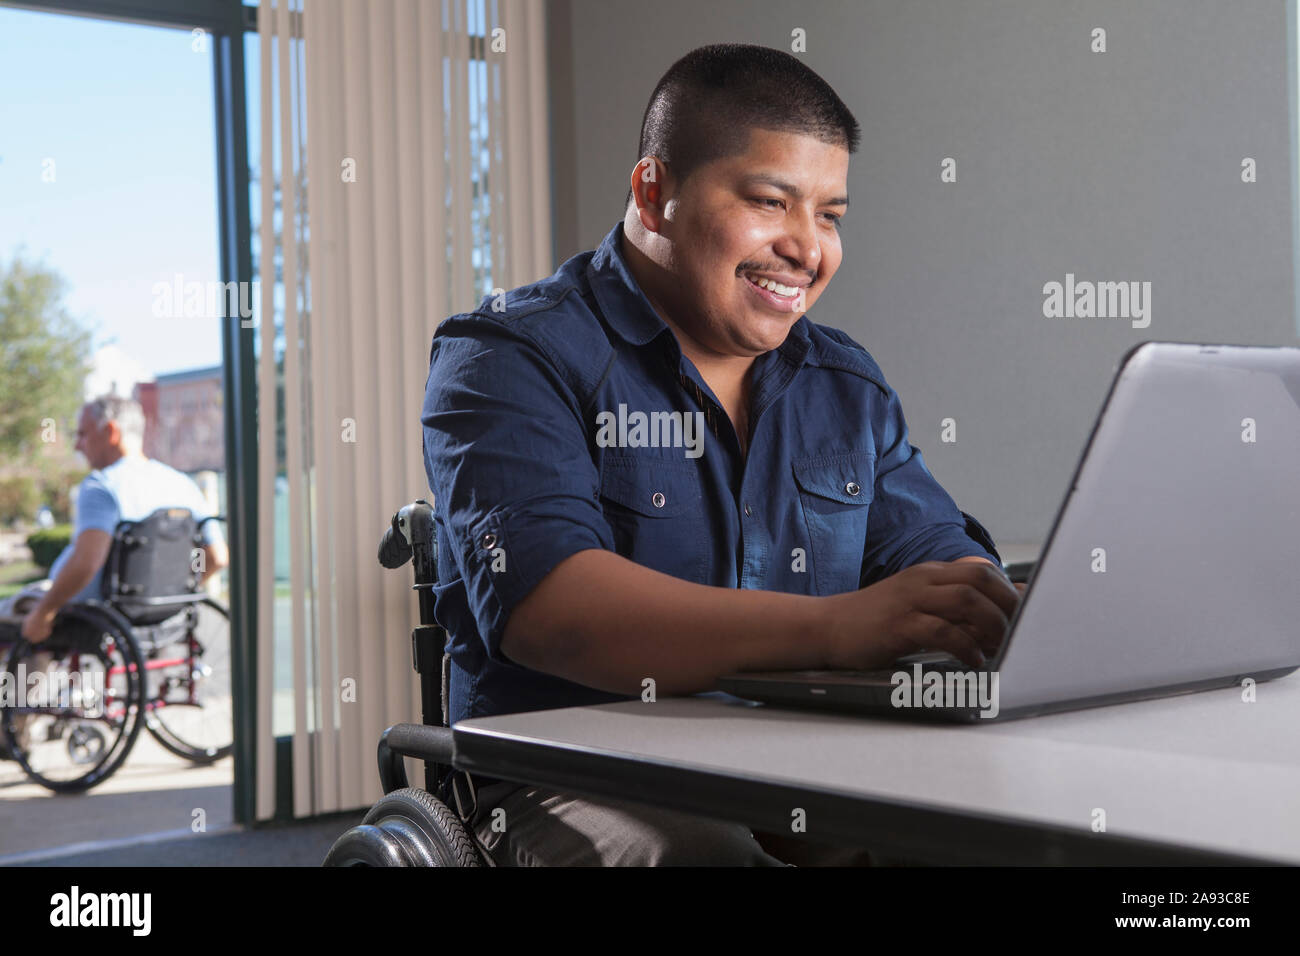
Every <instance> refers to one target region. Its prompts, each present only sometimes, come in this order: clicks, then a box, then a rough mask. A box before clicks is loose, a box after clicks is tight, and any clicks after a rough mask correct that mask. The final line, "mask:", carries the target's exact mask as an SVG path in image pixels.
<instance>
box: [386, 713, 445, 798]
mask: <svg viewBox="0 0 1300 956" xmlns="http://www.w3.org/2000/svg"><path fill="white" fill-rule="evenodd" d="M451 756H452V743H451V728H450V727H433V726H431V725H429V724H393V726H391V727H389V728H388V729H387V730H385V731H384V733H383V736H381V737H380V738H379V754H378V757H379V781H380V784H381V785H382V786H383V788H384V793H392V792H393V791H394V790H401V789H403V788H404V787H406V786H408V785H409V784H408V783H407V780H406V767H405V765H404V764H403V763H402V758H403V757H414V758H415V759H417V760H423V761H425V762H426V763H433V764H440V765H443V766H446V767H448V768H450V767H451Z"/></svg>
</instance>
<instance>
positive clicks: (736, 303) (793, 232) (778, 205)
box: [661, 129, 849, 356]
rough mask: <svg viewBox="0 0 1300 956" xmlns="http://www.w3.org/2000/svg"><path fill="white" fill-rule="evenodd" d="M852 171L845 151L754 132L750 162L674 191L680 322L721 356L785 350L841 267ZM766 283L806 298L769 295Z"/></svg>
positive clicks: (710, 170)
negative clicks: (803, 316)
mask: <svg viewBox="0 0 1300 956" xmlns="http://www.w3.org/2000/svg"><path fill="white" fill-rule="evenodd" d="M848 168H849V153H848V150H847V149H845V148H844V147H842V146H832V145H828V144H826V143H823V142H821V141H820V140H817V139H814V138H813V137H811V136H804V135H800V134H797V133H778V132H772V131H770V130H764V129H753V130H751V131H750V140H749V148H748V150H747V151H746V152H745V153H744V154H743V155H738V156H730V157H726V158H723V159H719V160H716V161H714V162H712V163H708V164H705V165H704V166H701V167H699V168H698V169H696V170H695V171H694V172H693V173H692V174H691V176H690V177H689V178H688V179H687V181H686V182H685V183H684V184H674V188H675V189H676V192H675V193H674V192H668V193H667V194H666V195H668V196H669V197H670V202H669V203H668V204H667V206H666V209H665V217H666V218H667V219H668V220H670V221H669V222H666V223H664V224H663V228H662V229H661V235H664V236H666V237H667V238H668V239H670V249H671V253H670V261H669V263H668V269H669V272H670V273H671V274H672V276H673V279H674V282H675V285H676V288H675V289H674V290H670V291H669V292H668V294H669V296H670V297H671V301H670V302H669V303H667V304H668V306H669V308H670V312H671V318H672V320H673V321H674V323H675V324H676V325H678V326H679V327H680V328H681V329H682V330H683V331H685V332H686V333H687V334H688V335H690V336H691V338H693V339H694V340H695V341H696V342H697V343H698V344H699V345H701V346H703V347H704V348H705V349H706V350H708V351H710V352H713V353H715V354H719V355H728V356H756V355H761V354H762V353H764V352H768V351H771V350H772V349H775V348H777V347H779V346H780V345H781V343H782V342H784V341H785V338H786V335H787V334H788V333H789V331H790V328H791V326H793V325H794V323H795V322H796V321H797V320H798V318H799V316H800V315H801V314H803V312H805V311H807V310H808V309H810V308H811V307H812V304H813V303H814V302H816V301H817V299H818V298H819V297H820V296H821V294H822V291H823V290H824V289H825V288H826V285H827V283H829V282H830V279H831V276H833V275H834V274H835V271H836V270H837V269H838V268H839V265H840V260H841V258H842V255H843V253H842V250H841V248H840V233H839V227H838V225H837V224H836V218H837V217H839V216H840V215H842V214H843V213H844V211H845V209H846V207H847V197H848V185H847V183H848ZM669 172H670V174H671V170H670V171H669ZM760 278H766V279H770V280H775V281H776V282H779V283H781V284H782V285H784V286H786V287H793V288H796V289H798V290H799V291H798V292H796V293H795V294H794V295H792V296H791V295H784V294H781V292H782V290H776V291H773V290H764V289H762V288H760V287H759V285H758V284H757V282H756V281H755V280H758V279H760Z"/></svg>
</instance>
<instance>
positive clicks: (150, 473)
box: [50, 455, 222, 601]
mask: <svg viewBox="0 0 1300 956" xmlns="http://www.w3.org/2000/svg"><path fill="white" fill-rule="evenodd" d="M159 508H188V509H189V510H190V511H191V512H192V513H193V515H194V520H195V521H202V520H203V519H204V518H206V517H208V515H209V514H210V513H211V512H210V509H209V507H208V503H207V501H206V500H205V499H204V497H203V493H202V492H201V491H199V486H198V485H196V484H195V483H194V482H193V480H191V479H190V478H189V477H188V476H187V475H185V474H182V473H181V472H179V471H177V470H176V469H175V468H172V467H170V466H168V465H164V464H163V463H162V462H160V461H154V460H153V459H151V458H144V457H141V456H139V455H125V456H123V457H122V458H119V459H118V460H117V461H115V462H114V463H113V464H111V465H109V466H108V467H107V468H100V469H98V470H96V471H92V472H91V473H90V474H89V475H87V476H86V477H85V478H84V479H83V480H82V482H81V484H80V485H78V491H77V520H76V526H75V530H74V533H73V536H72V543H71V544H69V545H68V547H66V548H64V549H63V552H62V553H61V554H60V555H59V556H58V557H57V558H55V560H54V564H53V565H51V566H50V577H51V578H55V577H57V576H58V574H59V571H60V570H61V569H62V567H63V565H64V564H66V563H67V561H68V558H69V557H71V556H72V549H73V546H74V545H75V544H76V543H77V535H79V534H81V532H83V531H85V530H87V529H88V528H95V529H98V530H100V531H104V532H107V533H108V534H112V533H113V529H114V528H116V527H117V525H118V522H120V521H140V520H142V519H144V518H147V517H149V515H151V514H152V513H153V512H155V511H157V510H158V509H159ZM217 524H218V523H217V522H216V521H209V522H208V523H207V524H205V525H204V526H203V529H202V534H203V540H204V542H206V543H207V544H215V543H217V542H219V541H221V540H222V539H221V529H220V528H218V527H217ZM102 579H103V569H102V568H101V569H100V570H99V571H96V572H95V576H94V577H93V578H91V580H90V583H89V584H87V585H86V586H85V587H84V588H82V589H81V591H79V592H78V593H77V595H76V596H75V597H73V598H72V600H74V601H88V600H99V598H100V597H101V594H100V588H101V586H102V585H101V581H102Z"/></svg>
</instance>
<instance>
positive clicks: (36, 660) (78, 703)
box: [0, 609, 144, 793]
mask: <svg viewBox="0 0 1300 956" xmlns="http://www.w3.org/2000/svg"><path fill="white" fill-rule="evenodd" d="M56 626H57V627H58V633H56V634H55V635H54V636H52V637H51V638H50V639H49V640H47V641H44V642H42V643H40V644H30V643H28V642H27V641H25V640H20V641H19V642H17V643H16V644H15V645H14V646H13V648H12V649H11V650H10V652H9V656H8V659H7V661H6V665H5V668H6V671H7V673H8V674H9V675H12V677H11V679H12V680H13V681H14V697H13V698H12V699H11V698H0V730H2V731H3V734H2V735H3V737H4V738H5V739H6V740H7V742H8V743H9V747H10V753H11V757H12V759H14V760H16V761H17V762H18V764H19V766H21V767H22V768H23V771H24V773H26V774H27V777H28V778H29V779H30V780H32V781H33V782H35V783H38V784H40V785H41V786H43V787H45V788H46V789H47V790H52V791H53V792H55V793H82V792H84V791H86V790H89V789H90V788H91V787H94V786H95V785H96V784H99V783H102V782H103V781H104V780H106V779H107V778H108V777H110V776H112V774H113V773H114V772H115V771H116V770H117V768H118V767H120V766H121V765H122V762H123V761H124V760H126V757H127V754H129V753H130V752H131V747H132V746H133V745H134V744H135V738H136V736H137V735H138V734H139V733H140V723H141V720H140V716H141V709H140V703H141V701H142V700H143V699H144V684H143V673H144V671H143V661H142V659H141V656H140V648H139V646H138V645H137V644H136V641H135V638H134V637H132V635H131V634H130V632H129V631H122V630H120V629H118V628H116V627H114V628H109V627H108V626H106V622H105V621H104V620H100V619H98V618H97V617H96V615H94V614H93V613H90V614H86V613H84V612H81V611H78V610H76V609H69V610H65V612H64V614H62V615H60V618H59V619H58V621H57V622H56ZM38 674H39V675H40V676H39V677H36V676H34V675H38ZM20 677H21V678H22V679H21V680H20Z"/></svg>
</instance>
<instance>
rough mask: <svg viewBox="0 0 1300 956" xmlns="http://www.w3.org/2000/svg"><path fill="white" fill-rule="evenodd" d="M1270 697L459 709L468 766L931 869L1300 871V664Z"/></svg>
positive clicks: (1233, 692)
mask: <svg viewBox="0 0 1300 956" xmlns="http://www.w3.org/2000/svg"><path fill="white" fill-rule="evenodd" d="M1256 695H1257V700H1256V702H1255V703H1244V702H1242V700H1241V692H1240V690H1239V689H1235V688H1233V689H1227V690H1215V691H1206V692H1201V693H1196V694H1189V695H1183V696H1178V697H1169V698H1164V699H1161V700H1153V701H1141V702H1138V703H1132V704H1120V705H1116V706H1111V707H1102V708H1095V709H1092V710H1082V711H1074V712H1071V713H1064V714H1054V715H1048V716H1044V717H1034V718H1028V719H1024V720H1014V721H1008V722H1006V723H993V724H976V725H970V726H967V725H961V726H951V727H949V726H936V725H920V724H907V723H903V722H900V721H895V720H886V719H879V718H868V717H856V716H844V715H835V714H827V713H815V712H808V711H795V710H776V709H773V708H770V707H765V706H757V705H752V704H748V703H745V702H740V701H736V700H735V699H730V700H723V699H719V698H710V697H699V698H675V699H661V700H659V701H657V702H655V703H641V702H639V701H637V702H627V703H618V704H605V705H601V706H597V707H573V708H565V709H562V710H549V711H538V712H533V713H525V714H512V715H508V716H500V717H487V718H479V719H475V720H468V721H462V722H460V723H458V724H457V725H456V726H455V728H454V736H455V745H456V760H455V762H456V766H457V767H459V768H461V769H467V770H470V771H474V772H479V773H483V774H487V775H491V776H495V777H501V778H505V779H511V780H519V781H522V782H528V783H533V784H538V785H545V786H549V787H554V788H556V789H562V790H569V791H572V792H585V793H591V794H596V795H603V796H612V797H624V798H627V799H635V800H641V801H643V802H647V803H654V804H659V805H664V806H670V807H674V808H676V809H680V810H686V811H689V812H695V813H700V814H702V815H706V816H713V817H718V818H723V819H731V820H737V821H739V822H743V823H746V824H748V825H749V826H751V827H754V828H756V829H765V830H770V831H780V832H789V828H790V820H791V812H792V810H793V809H794V808H796V807H801V808H803V809H804V810H805V811H806V813H807V835H808V837H809V839H816V840H819V841H825V842H844V843H851V844H858V845H862V846H866V847H869V848H875V849H879V850H880V851H881V852H893V853H897V854H899V855H903V856H911V857H914V858H917V859H926V860H933V861H935V862H954V863H1039V864H1050V863H1079V864H1097V863H1149V864H1164V863H1241V862H1252V861H1253V862H1277V863H1287V864H1300V673H1296V674H1291V675H1289V676H1287V677H1285V678H1282V679H1280V680H1275V681H1269V682H1265V683H1262V684H1260V685H1258V686H1257V688H1256ZM1096 808H1100V809H1103V810H1104V811H1105V814H1106V817H1105V824H1106V831H1105V832H1104V833H1096V832H1094V831H1093V829H1092V827H1093V819H1094V818H1093V811H1094V809H1096Z"/></svg>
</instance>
